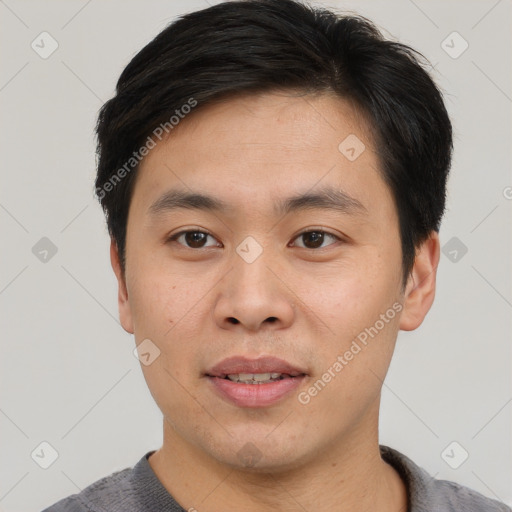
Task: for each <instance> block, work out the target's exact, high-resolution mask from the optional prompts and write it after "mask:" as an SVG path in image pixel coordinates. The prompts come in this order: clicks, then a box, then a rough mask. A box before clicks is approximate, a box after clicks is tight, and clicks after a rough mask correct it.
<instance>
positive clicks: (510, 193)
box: [503, 187, 512, 199]
mask: <svg viewBox="0 0 512 512" xmlns="http://www.w3.org/2000/svg"><path fill="white" fill-rule="evenodd" d="M503 197H504V198H505V199H512V187H505V188H504V189H503Z"/></svg>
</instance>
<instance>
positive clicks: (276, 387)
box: [204, 356, 308, 407]
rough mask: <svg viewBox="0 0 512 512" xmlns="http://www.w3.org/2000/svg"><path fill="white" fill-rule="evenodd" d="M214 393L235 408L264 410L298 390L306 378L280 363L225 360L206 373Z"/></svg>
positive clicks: (301, 371)
mask: <svg viewBox="0 0 512 512" xmlns="http://www.w3.org/2000/svg"><path fill="white" fill-rule="evenodd" d="M204 375H205V377H207V378H208V380H209V381H210V382H211V384H212V387H213V389H214V391H215V392H216V393H217V394H218V395H219V396H220V397H221V398H223V399H225V400H227V401H228V402H230V403H231V404H235V405H236V406H238V407H266V406H269V405H272V404H274V403H276V402H278V401H281V400H282V399H283V398H284V397H285V396H287V395H290V394H291V392H292V391H293V390H295V389H297V387H298V386H300V384H301V383H302V382H303V380H304V379H305V378H306V377H307V376H308V374H307V373H306V371H305V370H304V369H301V368H299V367H298V366H295V365H292V364H290V363H288V362H286V361H283V360H282V359H278V358H274V357H262V358H259V359H247V358H245V357H239V356H237V357H232V358H228V359H225V360H223V361H221V362H220V363H218V364H217V365H215V366H214V367H213V368H211V369H210V370H208V371H207V372H205V374H204Z"/></svg>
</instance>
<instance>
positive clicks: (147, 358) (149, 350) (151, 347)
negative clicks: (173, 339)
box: [133, 338, 161, 366]
mask: <svg viewBox="0 0 512 512" xmlns="http://www.w3.org/2000/svg"><path fill="white" fill-rule="evenodd" d="M160 353H161V352H160V349H159V348H158V347H157V346H156V345H155V344H154V343H153V342H152V341H151V340H150V339H149V338H146V339H145V340H142V341H141V342H140V343H139V344H138V345H137V346H136V347H135V349H134V350H133V355H134V356H135V357H136V358H137V359H138V360H139V361H140V362H141V363H142V364H143V365H144V366H149V365H150V364H152V363H153V362H154V361H155V359H157V358H158V357H159V356H160Z"/></svg>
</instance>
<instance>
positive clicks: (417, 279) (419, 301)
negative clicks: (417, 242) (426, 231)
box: [400, 231, 440, 331]
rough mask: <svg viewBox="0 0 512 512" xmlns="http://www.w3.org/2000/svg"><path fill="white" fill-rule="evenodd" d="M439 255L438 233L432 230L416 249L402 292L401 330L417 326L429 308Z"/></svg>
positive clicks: (433, 292)
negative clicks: (411, 267) (412, 264)
mask: <svg viewBox="0 0 512 512" xmlns="http://www.w3.org/2000/svg"><path fill="white" fill-rule="evenodd" d="M439 257H440V246H439V235H438V233H437V232H436V231H432V232H431V234H430V236H429V238H428V239H427V240H425V242H423V243H422V244H421V246H420V247H419V248H418V249H417V251H416V258H415V260H414V266H413V269H412V271H411V273H410V275H409V279H408V281H407V286H406V289H405V292H404V299H403V300H404V302H403V304H404V309H403V312H402V315H401V317H400V329H401V330H403V331H412V330H414V329H416V328H418V327H419V326H420V325H421V323H422V322H423V320H424V318H425V316H426V315H427V313H428V311H429V310H430V307H431V306H432V303H433V302H434V297H435V291H436V275H437V266H438V264H439Z"/></svg>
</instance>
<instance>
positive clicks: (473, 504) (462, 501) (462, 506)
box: [432, 480, 512, 512]
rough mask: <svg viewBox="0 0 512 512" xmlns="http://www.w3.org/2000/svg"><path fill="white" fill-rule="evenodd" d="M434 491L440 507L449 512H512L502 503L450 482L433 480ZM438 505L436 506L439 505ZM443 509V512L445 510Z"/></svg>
mask: <svg viewBox="0 0 512 512" xmlns="http://www.w3.org/2000/svg"><path fill="white" fill-rule="evenodd" d="M432 491H433V494H434V495H435V500H436V502H437V503H439V505H440V506H441V504H443V506H444V507H445V509H446V510H447V511H452V510H453V511H458V510H464V511H467V512H511V511H512V509H511V508H510V507H508V506H507V505H505V503H502V502H500V501H497V500H494V499H491V498H487V497H486V496H484V495H482V494H480V493H479V492H477V491H474V490H473V489H470V488H469V487H465V486H464V485H460V484H457V483H455V482H450V481H448V480H433V481H432ZM437 503H436V504H437ZM445 509H442V510H445Z"/></svg>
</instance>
